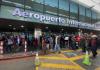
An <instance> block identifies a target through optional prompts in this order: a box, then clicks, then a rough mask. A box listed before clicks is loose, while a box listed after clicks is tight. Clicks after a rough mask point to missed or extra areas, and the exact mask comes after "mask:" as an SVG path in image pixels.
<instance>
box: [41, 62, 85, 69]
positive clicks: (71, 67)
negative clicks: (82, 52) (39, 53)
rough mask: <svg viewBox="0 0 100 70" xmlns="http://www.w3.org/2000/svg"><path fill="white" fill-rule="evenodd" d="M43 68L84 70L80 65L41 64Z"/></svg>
mask: <svg viewBox="0 0 100 70" xmlns="http://www.w3.org/2000/svg"><path fill="white" fill-rule="evenodd" d="M41 67H47V68H62V69H72V70H84V69H83V68H82V67H80V66H79V65H66V64H52V63H41Z"/></svg>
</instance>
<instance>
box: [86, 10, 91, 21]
mask: <svg viewBox="0 0 100 70" xmlns="http://www.w3.org/2000/svg"><path fill="white" fill-rule="evenodd" d="M86 22H88V23H91V10H90V9H86Z"/></svg>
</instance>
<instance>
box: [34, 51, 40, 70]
mask: <svg viewBox="0 0 100 70" xmlns="http://www.w3.org/2000/svg"><path fill="white" fill-rule="evenodd" d="M34 64H35V70H38V67H39V65H40V60H39V56H38V52H37V53H36V57H35V63H34Z"/></svg>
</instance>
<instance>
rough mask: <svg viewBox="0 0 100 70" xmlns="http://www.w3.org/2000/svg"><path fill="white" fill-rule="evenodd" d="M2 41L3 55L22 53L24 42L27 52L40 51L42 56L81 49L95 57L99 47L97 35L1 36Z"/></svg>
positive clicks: (99, 39)
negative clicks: (51, 52) (50, 52)
mask: <svg viewBox="0 0 100 70" xmlns="http://www.w3.org/2000/svg"><path fill="white" fill-rule="evenodd" d="M0 41H3V43H4V44H3V48H4V49H3V50H4V53H15V52H24V49H25V42H27V43H26V45H27V51H37V50H42V51H43V53H44V54H48V52H49V51H53V52H58V53H60V52H61V49H62V48H66V49H72V50H77V49H78V48H82V52H83V53H85V52H86V51H90V50H91V51H92V53H93V57H96V55H97V48H98V47H99V46H100V43H99V42H100V38H99V36H98V37H97V35H89V34H82V35H75V34H69V35H68V34H67V35H64V34H46V33H44V34H42V36H41V37H39V38H35V37H34V36H33V37H27V36H25V35H24V34H23V35H9V34H3V35H1V36H0Z"/></svg>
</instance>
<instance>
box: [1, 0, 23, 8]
mask: <svg viewBox="0 0 100 70" xmlns="http://www.w3.org/2000/svg"><path fill="white" fill-rule="evenodd" d="M2 4H4V5H8V6H16V7H21V8H24V0H2Z"/></svg>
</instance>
